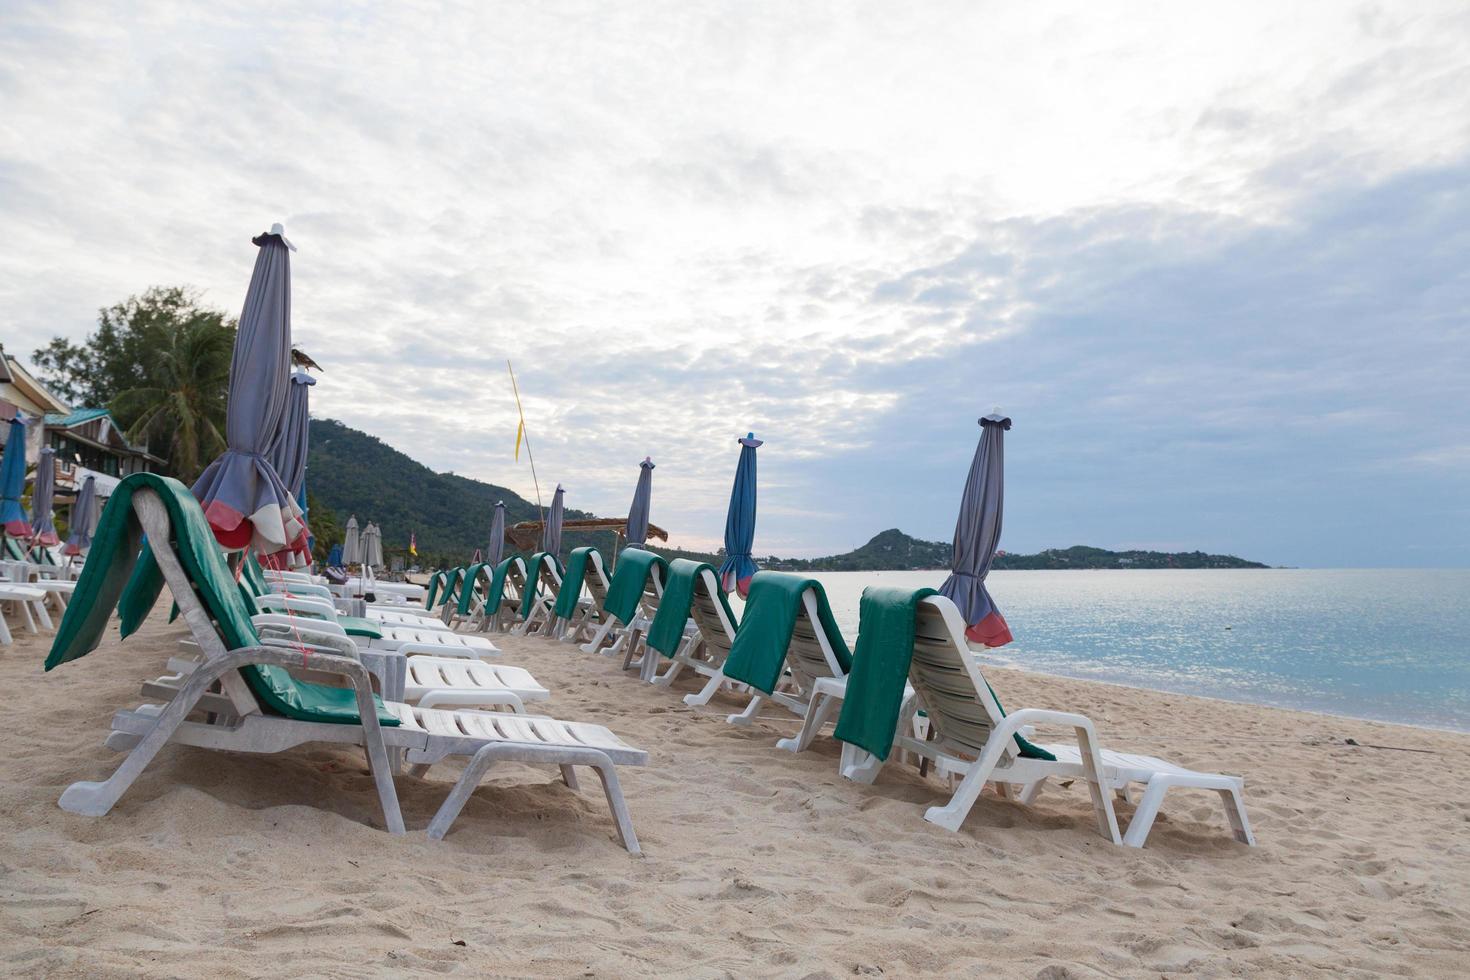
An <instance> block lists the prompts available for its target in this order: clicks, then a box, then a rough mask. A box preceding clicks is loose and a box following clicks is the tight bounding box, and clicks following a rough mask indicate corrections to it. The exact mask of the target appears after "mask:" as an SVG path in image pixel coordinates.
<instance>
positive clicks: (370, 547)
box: [362, 523, 383, 568]
mask: <svg viewBox="0 0 1470 980" xmlns="http://www.w3.org/2000/svg"><path fill="white" fill-rule="evenodd" d="M362 563H363V564H364V565H367V566H369V567H371V568H382V567H383V532H382V531H381V530H379V529H378V525H376V524H373V523H369V524H368V526H367V530H366V531H365V532H363V535H362Z"/></svg>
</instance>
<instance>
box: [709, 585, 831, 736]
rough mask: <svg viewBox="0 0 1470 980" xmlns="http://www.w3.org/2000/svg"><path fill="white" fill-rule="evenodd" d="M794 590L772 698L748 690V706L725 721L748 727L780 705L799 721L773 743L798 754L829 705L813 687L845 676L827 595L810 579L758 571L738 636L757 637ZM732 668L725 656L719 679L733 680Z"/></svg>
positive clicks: (821, 719)
mask: <svg viewBox="0 0 1470 980" xmlns="http://www.w3.org/2000/svg"><path fill="white" fill-rule="evenodd" d="M793 592H797V593H799V596H800V604H799V606H798V607H797V611H796V617H795V622H794V623H793V625H792V627H791V632H790V634H789V637H790V638H789V639H788V640H787V641H786V648H785V651H784V657H785V666H784V671H783V673H782V676H781V679H780V682H779V683H778V684H777V685H776V686H774V687H773V688H772V692H771V693H770V694H765V693H763V692H762V691H761V690H758V689H756V688H754V687H752V688H751V695H750V703H749V704H748V705H746V708H745V710H744V711H742V712H740V713H739V714H733V715H730V716H729V717H728V718H727V719H726V721H728V722H729V723H730V724H732V725H749V724H750V723H751V722H752V721H754V720H755V718H756V716H757V715H758V714H760V710H761V707H762V705H763V704H764V703H765V702H766V701H768V700H769V701H772V702H774V703H776V704H779V705H781V706H782V707H784V708H786V709H787V710H788V711H790V712H792V713H793V714H795V715H798V716H800V717H801V718H802V719H803V721H802V728H801V731H800V732H799V733H798V734H797V735H795V736H793V737H791V738H783V739H781V740H779V741H778V742H777V743H776V744H777V746H778V747H780V748H783V749H789V750H791V751H793V752H798V751H801V750H802V749H804V748H806V747H807V746H808V745H810V744H811V739H812V736H813V735H814V734H815V733H816V732H817V731H818V730H820V729H821V727H822V725H823V724H825V723H826V721H827V718H828V716H829V714H830V713H831V709H832V704H831V702H830V701H828V700H825V699H814V697H813V695H814V693H815V691H816V685H817V684H818V683H819V682H820V681H821V680H822V679H824V678H838V679H841V678H845V677H846V676H847V671H848V666H849V664H850V663H851V655H850V653H849V652H848V649H847V643H846V641H845V640H843V638H842V635H841V633H839V632H837V627H836V624H835V623H834V622H833V620H832V614H831V611H830V610H829V609H827V607H826V606H827V599H826V594H825V593H821V592H819V586H818V585H817V583H815V582H814V581H813V580H811V579H807V578H803V577H802V576H799V575H790V574H786V573H782V572H757V573H756V575H755V578H754V579H752V580H751V585H750V594H749V596H748V597H747V599H746V603H745V612H744V614H743V616H742V619H741V624H740V631H741V634H745V635H750V636H756V635H759V630H760V628H761V625H762V624H761V620H762V619H763V618H764V617H767V616H772V615H775V616H777V617H778V618H779V616H780V614H781V613H782V610H783V609H784V608H785V607H786V605H787V604H789V603H790V602H791V600H792V593H793ZM772 607H774V608H772ZM824 623H825V624H828V625H824ZM741 634H737V636H739V635H741ZM731 650H732V652H734V650H735V645H734V644H732V645H731ZM730 666H731V664H730V660H729V657H728V655H727V657H726V662H725V666H724V668H722V669H721V671H720V675H721V676H720V678H719V679H720V680H721V681H728V680H730V679H731V678H730V677H727V676H725V675H726V672H727V671H728V670H729V668H730ZM710 683H711V684H713V683H715V679H714V678H711V681H710Z"/></svg>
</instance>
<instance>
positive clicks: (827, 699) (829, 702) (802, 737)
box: [776, 694, 838, 752]
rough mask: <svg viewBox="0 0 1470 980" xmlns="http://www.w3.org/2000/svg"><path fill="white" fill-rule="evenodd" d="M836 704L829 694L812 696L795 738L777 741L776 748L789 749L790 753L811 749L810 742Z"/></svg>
mask: <svg viewBox="0 0 1470 980" xmlns="http://www.w3.org/2000/svg"><path fill="white" fill-rule="evenodd" d="M837 702H838V699H837V698H834V697H832V696H831V695H830V694H813V695H812V699H811V700H810V701H808V702H807V706H806V715H805V716H804V717H803V718H802V719H801V731H799V732H797V733H796V737H795V738H783V739H781V740H780V741H778V742H777V743H776V748H778V749H789V750H790V751H792V752H805V751H806V750H807V749H809V748H811V745H812V740H813V739H815V738H816V737H817V733H818V732H820V731H821V730H822V726H823V725H825V724H826V723H827V716H828V715H830V714H831V713H832V706H833V705H835V704H837Z"/></svg>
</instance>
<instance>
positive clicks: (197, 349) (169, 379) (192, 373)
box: [110, 320, 234, 483]
mask: <svg viewBox="0 0 1470 980" xmlns="http://www.w3.org/2000/svg"><path fill="white" fill-rule="evenodd" d="M156 339H157V342H158V346H157V348H155V350H154V352H153V364H152V365H151V370H150V372H149V374H150V376H149V377H148V378H147V379H146V380H145V381H143V383H141V384H139V385H137V386H136V387H132V388H128V389H126V390H124V391H121V392H118V394H117V395H116V396H115V397H114V398H113V399H112V402H111V406H110V407H111V408H112V410H113V413H114V415H115V416H116V417H117V419H118V421H119V423H120V424H122V423H123V420H124V419H128V420H131V421H130V423H127V434H128V438H129V439H132V440H143V441H146V442H147V444H148V446H149V447H150V449H152V448H153V447H155V446H158V445H160V443H162V445H163V446H164V447H166V449H165V451H164V452H162V453H159V455H161V456H163V457H164V458H165V459H167V460H168V462H169V468H170V470H172V472H173V474H174V475H175V476H177V477H179V478H180V479H182V480H183V481H184V482H186V483H193V482H194V480H195V479H196V478H197V477H198V476H199V474H200V473H201V472H202V471H203V470H204V467H205V466H207V465H208V464H209V462H210V460H212V459H214V458H215V457H216V456H218V455H219V454H220V453H222V452H224V450H225V436H224V429H225V396H226V394H227V392H228V391H229V382H230V357H231V355H232V353H233V351H234V333H233V331H230V330H224V329H221V328H220V326H219V325H218V324H213V323H208V322H205V321H197V320H196V321H186V322H181V323H174V324H169V325H167V326H165V327H163V328H162V329H161V330H159V331H158V332H157V335H156Z"/></svg>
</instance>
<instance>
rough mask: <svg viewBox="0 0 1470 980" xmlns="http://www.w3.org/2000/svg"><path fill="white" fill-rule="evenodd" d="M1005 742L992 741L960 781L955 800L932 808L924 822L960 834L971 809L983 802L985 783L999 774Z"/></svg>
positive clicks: (1003, 740)
mask: <svg viewBox="0 0 1470 980" xmlns="http://www.w3.org/2000/svg"><path fill="white" fill-rule="evenodd" d="M1005 741H1006V739H1000V738H991V739H989V740H988V741H987V742H986V743H985V751H984V752H982V753H980V758H978V759H976V760H975V762H974V763H973V764H971V766H970V769H969V771H968V772H966V773H965V778H964V779H962V780H960V785H959V788H958V789H956V790H955V791H954V796H952V797H950V800H949V802H948V803H946V804H945V805H944V806H931V807H930V808H929V809H928V810H926V811H925V812H924V819H925V820H927V821H929V822H930V823H932V824H937V825H938V826H940V827H943V828H944V829H945V830H959V829H960V825H961V824H963V823H964V822H965V818H966V817H967V816H969V815H970V810H971V808H973V807H974V806H975V801H976V800H978V799H980V792H981V791H982V790H983V789H985V783H986V782H987V781H988V780H989V779H990V774H991V773H992V772H993V771H994V770H995V766H996V763H998V762H1000V758H1001V755H1002V754H1003V753H1004V751H1005V746H1004V744H1003V743H1004V742H1005Z"/></svg>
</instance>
